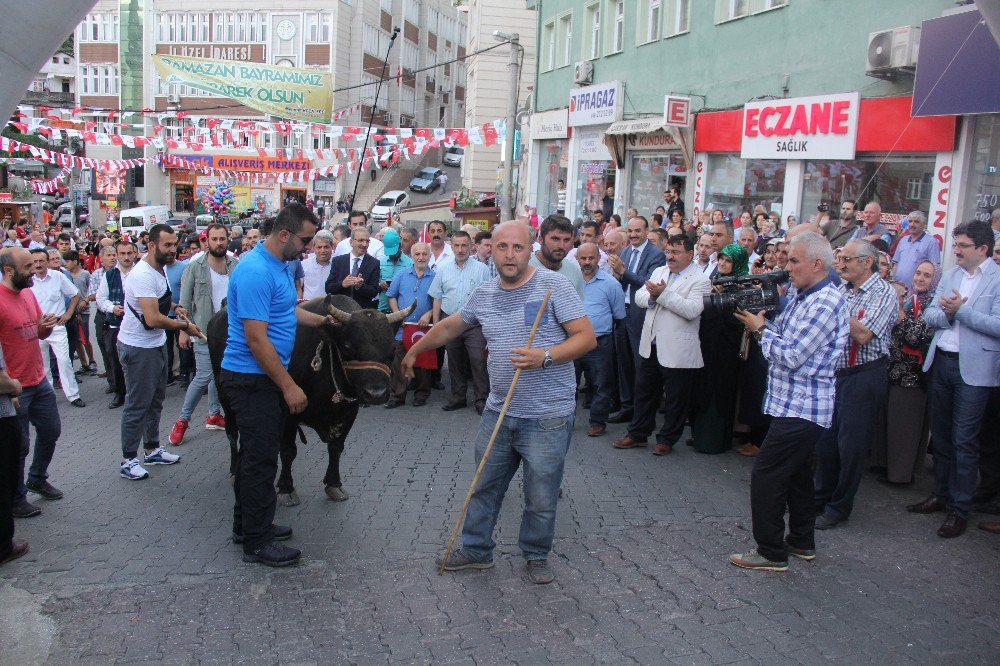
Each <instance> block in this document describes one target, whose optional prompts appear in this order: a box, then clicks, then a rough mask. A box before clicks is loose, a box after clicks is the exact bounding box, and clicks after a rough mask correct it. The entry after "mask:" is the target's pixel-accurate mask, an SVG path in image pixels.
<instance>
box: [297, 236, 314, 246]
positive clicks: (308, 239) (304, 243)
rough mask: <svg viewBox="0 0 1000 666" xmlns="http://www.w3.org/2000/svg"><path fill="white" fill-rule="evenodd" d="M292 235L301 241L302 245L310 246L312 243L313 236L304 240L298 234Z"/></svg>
mask: <svg viewBox="0 0 1000 666" xmlns="http://www.w3.org/2000/svg"><path fill="white" fill-rule="evenodd" d="M292 235H293V236H295V237H296V238H298V239H299V240H300V241H302V245H309V243H312V239H313V236H306V237H305V238H303V237H302V236H299V235H298V234H292Z"/></svg>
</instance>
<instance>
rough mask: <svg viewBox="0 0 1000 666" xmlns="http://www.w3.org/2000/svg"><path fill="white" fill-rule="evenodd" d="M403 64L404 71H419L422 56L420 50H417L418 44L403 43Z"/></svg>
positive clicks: (401, 50) (401, 51)
mask: <svg viewBox="0 0 1000 666" xmlns="http://www.w3.org/2000/svg"><path fill="white" fill-rule="evenodd" d="M400 53H401V58H400V60H401V62H400V64H401V65H402V66H403V71H407V72H412V71H413V70H415V69H417V61H418V58H419V56H420V49H419V48H417V45H416V44H411V43H410V42H407V41H405V40H404V41H403V48H401V49H400Z"/></svg>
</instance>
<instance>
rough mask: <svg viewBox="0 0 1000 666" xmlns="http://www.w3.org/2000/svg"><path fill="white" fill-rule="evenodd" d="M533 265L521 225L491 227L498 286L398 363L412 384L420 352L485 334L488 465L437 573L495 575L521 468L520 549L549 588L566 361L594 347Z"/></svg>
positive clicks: (556, 286) (564, 282) (557, 286)
mask: <svg viewBox="0 0 1000 666" xmlns="http://www.w3.org/2000/svg"><path fill="white" fill-rule="evenodd" d="M530 257H531V237H530V236H529V234H528V227H527V226H526V225H525V224H522V223H520V222H504V223H502V224H500V225H499V226H497V227H496V228H495V229H494V231H493V260H494V262H495V264H496V268H497V271H498V272H499V278H498V279H494V280H490V281H488V282H484V283H482V284H480V285H479V286H478V287H476V290H475V291H473V292H472V295H471V296H470V297H469V299H468V301H467V302H466V304H465V306H464V307H462V308H461V309H460V310H459V311H458V312H456V313H454V314H452V315H451V316H449V317H447V318H446V319H444V320H442V321H441V322H440V323H439V324H438V325H436V326H435V327H434V328H433V329H431V331H430V333H428V334H427V335H425V336H424V337H422V338H421V339H420V340H419V341H418V342H417V343H416V344H414V345H413V347H411V348H410V351H409V352H408V353H407V355H406V357H405V358H404V359H403V370H404V372H405V373H406V374H407V376H413V364H414V360H415V359H416V357H417V356H418V355H419V354H420V353H421V352H424V351H427V350H430V349H434V348H436V347H440V346H442V345H444V344H445V343H446V342H448V341H449V340H451V339H453V338H455V337H457V336H458V335H460V334H461V333H462V332H463V331H464V330H466V329H467V328H468V327H470V326H475V325H481V326H482V327H483V334H484V335H485V337H486V341H487V343H488V344H489V350H490V355H489V365H488V368H489V376H490V395H489V398H488V399H487V401H486V408H485V411H484V412H483V417H482V421H481V422H480V425H479V432H478V434H477V436H476V462H477V463H480V462H481V461H482V459H483V458H484V457H486V456H489V454H488V452H487V451H488V449H489V447H490V446H493V450H492V456H489V457H488V460H487V461H486V463H485V464H484V465H483V466H482V470H481V472H480V473H481V475H482V478H479V476H478V474H477V477H476V478H477V480H478V483H477V482H475V481H474V489H473V491H472V493H471V497H470V500H469V503H468V515H467V516H466V519H465V527H464V530H463V532H462V547H461V548H460V549H458V550H456V551H453V552H451V551H449V553H448V554H446V559H445V560H444V561H442V562H439V565H442V566H443V569H444V570H446V571H459V570H462V569H489V568H490V567H492V566H493V549H494V547H495V546H496V543H495V542H494V540H493V530H494V528H495V526H496V521H497V518H498V516H499V514H500V506H501V504H502V503H503V498H504V494H505V493H506V492H507V486H508V485H509V484H510V480H511V478H513V476H514V473H515V472H516V471H517V468H518V466H519V465H520V463H521V462H522V461H523V462H524V513H523V514H522V517H521V533H520V537H519V539H518V545H519V546H520V548H521V552H522V553H523V554H524V558H525V560H526V561H527V572H528V577H529V578H530V579H531V581H532V582H533V583H538V584H544V583H550V582H552V580H553V578H554V575H553V573H552V570H551V569H550V568H549V566H548V556H549V551H550V550H551V549H552V539H553V536H554V534H555V525H556V503H557V502H558V500H559V486H560V483H561V482H562V476H563V465H564V463H565V460H566V453H567V451H568V450H569V443H570V439H571V438H572V435H573V415H574V412H575V410H576V378H575V375H574V371H573V363H572V361H573V360H574V359H576V358H579V357H580V356H583V355H584V354H586V353H587V352H589V351H590V350H592V349H593V348H594V347H596V346H597V341H596V339H595V337H594V329H593V328H592V327H591V325H590V320H588V319H587V313H586V311H585V310H584V307H583V302H582V301H581V300H580V297H579V295H578V294H577V292H576V289H574V287H573V284H572V283H571V282H570V281H569V280H568V279H566V278H565V277H564V276H562V275H560V274H559V273H556V272H555V271H550V270H548V269H544V268H535V267H532V266H529V265H528V260H529V258H530ZM547 292H548V294H550V295H551V296H549V295H548V294H547ZM539 310H541V312H539ZM535 326H536V327H537V331H536V330H535V329H534V328H533V327H535ZM529 331H530V332H531V333H532V334H533V335H535V336H536V337H535V338H534V346H531V345H530V343H529V344H527V345H526V344H525V340H528V339H529ZM517 379H520V383H519V384H515V382H516V381H517ZM505 396H506V399H505ZM501 419H502V423H501V424H500V425H499V426H497V421H498V420H501ZM494 431H495V432H494ZM491 433H493V435H494V437H491Z"/></svg>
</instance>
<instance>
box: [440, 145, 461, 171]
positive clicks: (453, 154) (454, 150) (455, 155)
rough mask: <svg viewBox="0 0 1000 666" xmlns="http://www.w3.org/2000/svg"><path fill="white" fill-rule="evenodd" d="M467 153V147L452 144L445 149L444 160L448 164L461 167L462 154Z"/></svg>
mask: <svg viewBox="0 0 1000 666" xmlns="http://www.w3.org/2000/svg"><path fill="white" fill-rule="evenodd" d="M463 155H465V148H461V147H460V146H452V147H450V148H448V149H447V150H446V151H444V160H442V161H443V162H444V163H445V164H446V165H447V166H453V167H460V166H462V156H463Z"/></svg>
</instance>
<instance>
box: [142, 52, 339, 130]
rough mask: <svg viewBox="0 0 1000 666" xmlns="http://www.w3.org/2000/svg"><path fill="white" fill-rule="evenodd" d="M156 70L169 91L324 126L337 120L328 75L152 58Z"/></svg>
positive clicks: (225, 62)
mask: <svg viewBox="0 0 1000 666" xmlns="http://www.w3.org/2000/svg"><path fill="white" fill-rule="evenodd" d="M153 64H154V65H155V66H156V72H157V73H158V74H159V75H160V78H161V79H163V81H164V82H165V83H167V84H168V85H170V84H178V83H180V84H184V85H188V86H191V87H192V88H197V89H199V90H204V91H206V92H211V93H215V94H217V95H224V96H225V97H229V98H232V99H234V100H236V101H237V102H239V103H240V104H242V105H244V106H248V107H250V108H251V109H257V110H258V111H261V112H263V113H267V114H270V115H273V116H280V117H282V118H291V119H295V120H309V121H312V122H317V123H326V122H330V119H331V117H332V115H333V80H332V77H331V75H330V73H329V72H320V71H316V70H312V69H298V68H295V67H276V66H274V65H262V64H258V63H252V62H239V61H236V60H210V59H206V58H188V57H185V56H171V55H154V56H153Z"/></svg>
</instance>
